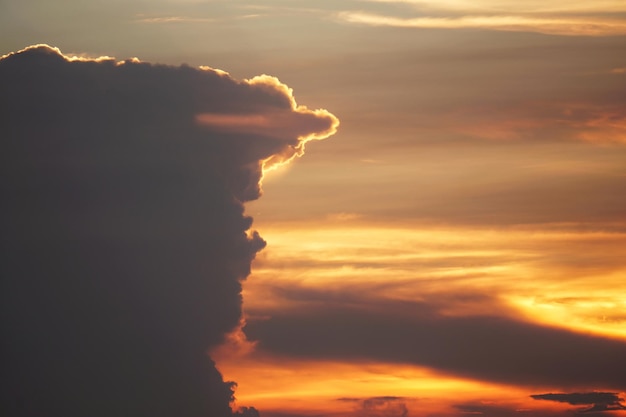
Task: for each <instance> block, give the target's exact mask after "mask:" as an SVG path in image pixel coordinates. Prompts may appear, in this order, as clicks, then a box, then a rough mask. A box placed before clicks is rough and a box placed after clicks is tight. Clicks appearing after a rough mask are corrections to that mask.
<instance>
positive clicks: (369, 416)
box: [338, 396, 409, 417]
mask: <svg viewBox="0 0 626 417" xmlns="http://www.w3.org/2000/svg"><path fill="white" fill-rule="evenodd" d="M338 401H343V402H351V403H354V404H355V412H354V414H355V415H356V416H360V417H407V416H408V415H409V409H408V407H407V405H406V399H405V398H403V397H395V396H382V397H370V398H339V399H338Z"/></svg>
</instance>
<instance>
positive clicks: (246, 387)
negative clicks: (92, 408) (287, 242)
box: [217, 355, 527, 413]
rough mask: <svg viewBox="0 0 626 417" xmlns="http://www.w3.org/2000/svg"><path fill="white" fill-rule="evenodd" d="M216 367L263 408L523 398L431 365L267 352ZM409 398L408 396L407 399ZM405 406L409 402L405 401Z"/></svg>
mask: <svg viewBox="0 0 626 417" xmlns="http://www.w3.org/2000/svg"><path fill="white" fill-rule="evenodd" d="M217 362H218V367H219V369H220V371H221V372H222V373H223V374H224V375H225V376H226V377H227V378H232V379H234V380H236V381H237V382H238V388H237V391H236V397H237V405H241V406H245V405H250V404H254V405H255V407H258V408H259V409H262V410H265V411H268V410H272V409H280V410H282V411H291V412H302V411H305V410H306V412H314V411H317V412H322V411H327V410H334V411H335V412H345V413H349V412H350V411H353V409H354V404H353V403H351V402H350V401H345V399H349V398H371V397H383V396H389V397H392V396H393V397H406V398H407V399H409V398H411V397H416V396H419V397H420V402H419V406H420V408H421V409H423V408H424V407H429V408H432V409H433V411H434V410H436V409H437V407H441V404H439V403H443V402H446V401H447V400H449V393H450V392H454V393H455V400H456V401H459V402H462V401H470V400H471V399H472V398H475V397H482V398H485V397H493V398H503V397H504V398H507V397H510V398H515V397H517V398H524V397H525V396H527V394H526V393H525V392H524V391H523V390H520V389H516V388H514V387H508V386H507V387H504V386H499V385H496V384H485V383H481V382H477V381H471V380H464V379H460V378H453V377H448V376H445V375H442V374H437V373H435V372H433V371H431V370H428V369H425V368H420V367H415V366H407V365H389V364H377V363H367V362H354V363H346V362H331V361H305V360H302V361H298V360H290V359H286V358H273V357H268V356H255V357H247V358H246V357H244V358H242V357H228V356H223V355H222V356H219V355H218V356H217ZM407 401H410V400H407ZM409 406H410V405H409Z"/></svg>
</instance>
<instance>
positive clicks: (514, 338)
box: [244, 291, 626, 389]
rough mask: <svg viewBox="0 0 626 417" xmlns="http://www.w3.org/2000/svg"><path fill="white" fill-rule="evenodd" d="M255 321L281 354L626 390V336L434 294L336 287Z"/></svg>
mask: <svg viewBox="0 0 626 417" xmlns="http://www.w3.org/2000/svg"><path fill="white" fill-rule="evenodd" d="M314 296H315V294H313V295H312V296H311V298H310V302H309V303H308V304H305V305H304V306H302V307H299V308H297V309H296V308H294V309H282V310H280V311H273V312H272V313H271V317H269V318H259V319H257V320H248V324H247V326H246V328H245V329H244V330H245V332H246V334H248V336H249V337H251V338H252V339H254V340H258V341H259V344H258V348H260V349H262V350H264V351H266V352H270V353H273V354H277V355H288V356H291V357H304V358H318V359H319V358H323V359H334V360H353V361H359V360H363V361H370V360H374V361H384V362H389V363H407V364H414V365H419V366H426V367H429V368H433V369H436V370H438V371H441V372H445V373H448V374H451V375H455V376H458V377H463V378H471V379H477V380H482V381H491V382H497V383H506V384H512V385H526V386H533V387H537V386H563V387H572V388H576V387H585V386H587V387H589V386H597V387H609V388H613V389H624V388H626V385H625V383H624V378H623V372H622V369H624V368H625V367H626V359H625V358H626V343H624V342H623V341H620V340H615V339H608V338H603V337H598V336H591V335H586V334H580V333H575V332H572V331H568V330H564V329H558V328H554V327H549V326H544V325H539V324H532V323H528V322H524V321H521V320H516V319H514V318H507V317H497V316H491V315H487V314H484V315H475V316H446V315H444V314H441V313H440V312H439V311H438V309H437V304H436V302H435V304H432V303H430V302H429V301H415V302H411V301H398V300H387V301H385V300H377V299H375V298H368V297H362V298H361V299H359V296H358V295H357V296H356V297H355V296H351V295H350V294H348V293H345V292H341V291H333V296H332V297H330V296H328V297H326V299H325V300H322V301H319V302H316V300H315V298H313V297H314Z"/></svg>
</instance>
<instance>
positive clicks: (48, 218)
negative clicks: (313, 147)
mask: <svg viewBox="0 0 626 417" xmlns="http://www.w3.org/2000/svg"><path fill="white" fill-rule="evenodd" d="M201 115H214V116H215V117H217V116H220V117H226V119H229V118H230V119H229V120H233V119H235V120H236V119H237V118H250V119H251V120H262V121H263V123H262V126H260V127H259V128H258V129H257V128H256V127H257V126H255V125H252V126H246V127H245V128H244V129H238V128H237V126H236V125H230V126H228V129H224V128H223V126H215V125H213V124H211V123H200V122H199V121H198V117H199V116H201ZM273 117H276V118H278V119H279V120H280V121H282V120H289V123H283V122H275V121H274V119H273ZM298 120H302V124H299V123H298V122H297V121H298ZM336 124H337V120H336V118H334V117H333V116H332V115H330V114H329V113H327V112H325V111H311V110H308V109H306V108H305V107H301V106H297V105H296V103H295V101H294V100H293V97H292V96H291V91H290V90H289V89H288V88H287V87H286V86H284V85H283V84H280V83H279V82H278V80H276V79H275V78H272V77H267V76H264V77H260V78H256V79H253V80H250V81H243V82H238V81H235V80H233V79H232V78H230V77H229V76H228V75H227V74H225V73H223V72H219V71H213V70H210V69H194V68H191V67H187V66H181V67H170V66H164V65H151V64H147V63H141V62H139V61H138V60H129V61H126V62H116V61H115V60H113V59H109V58H101V59H97V60H91V59H70V58H68V57H65V56H63V55H62V54H61V53H60V52H59V51H58V50H56V49H54V48H50V47H48V46H45V45H40V46H36V47H30V48H27V49H25V50H23V51H20V52H18V53H12V54H9V55H5V56H4V57H2V59H0V137H1V146H2V149H1V155H2V165H1V168H0V169H1V172H2V175H1V177H0V178H1V182H0V187H1V192H2V205H1V210H2V212H1V214H2V217H1V221H0V227H1V234H2V238H1V245H2V247H1V255H0V256H1V259H0V265H1V266H0V268H1V276H2V288H1V294H2V296H1V297H2V299H1V301H2V302H1V305H2V315H1V318H2V320H1V326H2V328H1V330H2V337H3V347H2V384H3V386H2V394H1V395H2V397H1V401H2V403H1V407H2V410H1V411H2V412H1V414H2V415H6V416H15V417H20V416H50V417H57V416H58V417H61V416H63V417H71V416H94V417H98V416H102V417H105V416H106V417H112V416H133V417H140V416H146V417H147V416H150V417H158V416H163V417H165V416H181V417H182V416H198V417H199V416H205V417H206V416H215V417H220V416H228V415H231V413H232V412H231V409H230V406H229V403H230V401H231V400H232V397H233V390H234V384H233V383H225V382H224V381H223V380H222V376H221V375H220V373H219V372H218V370H217V369H216V368H215V365H214V364H213V362H212V361H211V360H210V358H209V357H208V356H207V354H206V351H207V349H208V348H210V347H212V346H215V345H216V344H218V343H220V342H221V341H222V340H223V338H224V335H225V333H227V332H229V331H231V330H232V329H233V328H235V327H236V326H237V325H238V324H239V322H240V319H241V280H243V279H245V278H246V277H247V275H248V274H249V272H250V263H251V261H252V259H253V258H254V257H255V254H256V252H258V251H259V250H260V249H262V248H263V247H264V245H265V242H264V241H263V240H262V239H261V238H260V237H259V235H258V234H256V232H250V231H249V228H250V226H251V223H252V219H251V218H249V217H246V216H245V215H244V207H243V202H245V201H248V200H251V199H255V198H257V197H258V196H259V194H260V188H259V181H260V179H261V175H262V164H263V161H266V160H268V159H269V158H273V160H274V161H276V162H281V161H284V160H286V159H289V158H291V157H293V156H294V155H297V154H300V153H301V152H302V149H303V144H304V142H305V141H306V140H308V139H313V138H322V137H325V136H328V135H329V134H332V132H333V131H334V129H335V127H336ZM303 126H304V127H303ZM281 128H282V129H281ZM256 414H257V413H256V410H254V409H253V408H250V409H243V410H242V411H241V413H240V415H245V416H254V415H256Z"/></svg>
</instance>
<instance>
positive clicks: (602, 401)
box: [531, 392, 626, 413]
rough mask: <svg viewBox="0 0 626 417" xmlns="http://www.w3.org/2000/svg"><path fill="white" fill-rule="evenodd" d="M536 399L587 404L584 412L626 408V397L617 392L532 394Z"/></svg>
mask: <svg viewBox="0 0 626 417" xmlns="http://www.w3.org/2000/svg"><path fill="white" fill-rule="evenodd" d="M531 397H532V398H534V399H535V400H547V401H556V402H560V403H567V404H571V405H587V406H589V408H586V409H582V410H581V412H583V413H593V412H603V411H616V410H626V406H624V399H623V398H620V397H619V395H618V394H617V393H615V392H573V393H556V394H553V393H549V394H536V395H531Z"/></svg>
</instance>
